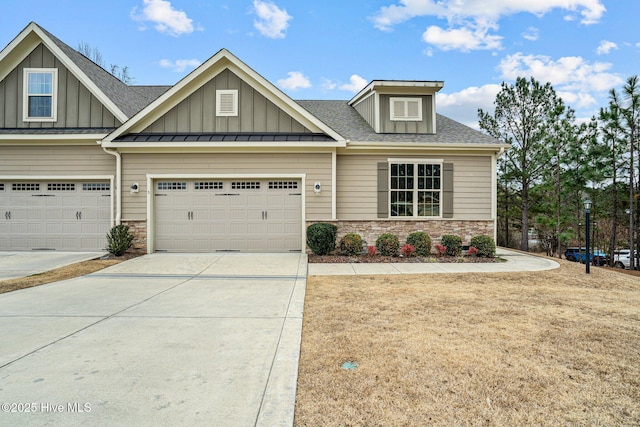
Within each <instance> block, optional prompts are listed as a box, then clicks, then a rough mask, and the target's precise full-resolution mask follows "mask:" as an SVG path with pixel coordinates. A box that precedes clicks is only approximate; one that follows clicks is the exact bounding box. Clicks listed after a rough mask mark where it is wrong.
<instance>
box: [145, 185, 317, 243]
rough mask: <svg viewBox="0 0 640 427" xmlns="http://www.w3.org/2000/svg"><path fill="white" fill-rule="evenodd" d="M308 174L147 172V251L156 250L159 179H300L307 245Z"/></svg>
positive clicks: (301, 237) (302, 238) (304, 241)
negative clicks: (156, 205) (156, 203)
mask: <svg viewBox="0 0 640 427" xmlns="http://www.w3.org/2000/svg"><path fill="white" fill-rule="evenodd" d="M306 178H307V176H306V174H275V175H274V174H269V173H266V174H265V173H261V174H147V253H153V252H154V251H155V232H156V230H155V228H156V227H155V213H154V212H155V198H154V196H153V195H154V181H155V180H159V179H299V180H300V181H301V186H302V189H301V190H302V202H301V203H302V206H300V209H301V223H300V227H301V228H300V230H301V233H300V234H301V236H300V239H301V242H300V245H301V246H300V247H301V248H305V247H306V240H305V236H304V234H305V233H304V230H305V225H306V224H305V219H306V191H305V189H306Z"/></svg>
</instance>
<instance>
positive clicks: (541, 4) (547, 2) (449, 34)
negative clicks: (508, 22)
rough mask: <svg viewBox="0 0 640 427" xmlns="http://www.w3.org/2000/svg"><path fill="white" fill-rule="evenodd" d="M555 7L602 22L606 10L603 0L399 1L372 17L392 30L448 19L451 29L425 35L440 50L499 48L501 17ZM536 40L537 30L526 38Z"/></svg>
mask: <svg viewBox="0 0 640 427" xmlns="http://www.w3.org/2000/svg"><path fill="white" fill-rule="evenodd" d="M554 9H562V10H566V11H569V12H571V13H580V15H582V20H581V22H582V24H584V25H589V24H594V23H596V22H598V21H599V19H600V18H601V17H602V15H603V14H604V12H605V11H606V9H605V7H604V5H603V4H602V3H601V0H536V1H528V2H527V1H515V0H492V1H486V0H399V3H398V4H392V5H390V6H383V7H381V8H380V9H379V10H378V12H377V13H376V14H375V15H374V16H372V17H371V18H370V19H371V21H372V22H373V25H374V26H375V27H376V28H378V29H380V30H383V31H391V30H392V29H393V26H394V25H397V24H400V23H402V22H405V21H408V20H410V19H412V18H416V17H423V16H430V17H437V18H440V19H446V21H447V23H448V26H449V28H448V29H443V28H441V27H439V26H435V25H432V26H430V27H429V28H427V30H426V31H425V33H424V34H423V36H422V38H423V40H424V41H425V42H427V43H430V44H434V45H436V46H438V47H440V48H441V49H461V50H463V51H469V50H476V49H499V48H501V40H502V37H500V36H498V35H496V34H490V33H489V31H490V30H494V31H497V30H498V22H499V20H500V18H502V17H504V16H508V15H514V14H518V13H530V14H533V15H536V16H542V15H544V14H545V13H547V12H550V11H552V10H554ZM530 37H535V39H537V30H536V32H533V33H532V32H529V33H527V34H526V35H525V38H527V39H529V40H531V38H530Z"/></svg>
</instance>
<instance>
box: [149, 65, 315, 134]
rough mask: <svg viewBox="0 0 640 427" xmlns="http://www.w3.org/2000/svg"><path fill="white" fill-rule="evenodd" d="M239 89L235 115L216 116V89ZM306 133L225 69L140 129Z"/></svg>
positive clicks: (177, 131)
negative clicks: (236, 113) (236, 114)
mask: <svg viewBox="0 0 640 427" xmlns="http://www.w3.org/2000/svg"><path fill="white" fill-rule="evenodd" d="M225 89H236V90H238V116H235V117H233V116H232V117H227V116H225V117H217V116H216V105H215V103H216V90H225ZM145 132H150V133H207V132H232V133H239V132H254V133H260V132H284V133H287V132H289V133H291V132H294V133H308V132H310V131H309V129H307V128H305V127H304V126H303V125H302V124H300V122H298V121H297V120H295V119H294V118H292V117H291V116H290V115H289V114H287V113H285V112H284V111H283V110H282V109H280V108H278V107H276V105H275V104H274V103H273V102H271V101H269V100H268V99H267V98H266V97H264V96H263V95H262V94H260V93H259V92H258V91H257V90H255V89H254V88H253V87H251V86H250V85H249V84H247V83H246V82H244V81H243V80H242V79H240V77H238V76H237V75H236V74H234V73H233V72H231V71H230V70H228V69H227V70H224V71H223V72H221V73H220V74H218V75H217V76H216V77H214V78H213V79H211V80H210V81H209V82H207V83H206V84H204V85H203V86H202V87H201V88H199V89H198V90H196V91H195V92H193V93H192V94H191V95H189V96H188V97H187V98H185V99H184V100H183V101H182V102H180V103H179V104H178V105H176V106H175V107H173V108H172V109H171V110H169V111H168V112H167V113H166V114H164V115H163V116H162V117H160V118H159V119H158V120H156V121H155V122H154V123H152V124H151V125H150V126H148V127H147V128H146V129H144V130H143V133H145Z"/></svg>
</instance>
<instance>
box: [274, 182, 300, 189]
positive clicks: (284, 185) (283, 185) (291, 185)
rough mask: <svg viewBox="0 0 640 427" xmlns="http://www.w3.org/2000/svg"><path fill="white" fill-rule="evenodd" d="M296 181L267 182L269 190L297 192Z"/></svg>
mask: <svg viewBox="0 0 640 427" xmlns="http://www.w3.org/2000/svg"><path fill="white" fill-rule="evenodd" d="M297 189H298V182H297V181H269V190H297Z"/></svg>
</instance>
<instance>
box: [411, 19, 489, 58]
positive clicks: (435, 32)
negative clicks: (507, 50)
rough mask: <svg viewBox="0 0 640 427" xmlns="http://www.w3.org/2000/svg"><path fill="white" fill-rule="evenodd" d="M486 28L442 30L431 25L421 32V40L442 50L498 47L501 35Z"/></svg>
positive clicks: (463, 50)
mask: <svg viewBox="0 0 640 427" xmlns="http://www.w3.org/2000/svg"><path fill="white" fill-rule="evenodd" d="M487 30H488V29H486V28H481V29H478V30H475V31H474V30H472V29H470V28H454V29H449V30H444V29H442V28H440V27H438V26H435V25H432V26H430V27H429V28H427V30H426V31H425V32H424V34H422V40H424V41H425V42H427V43H429V44H432V45H434V46H437V47H439V48H440V49H442V50H454V49H457V50H461V51H462V52H469V51H471V50H491V49H499V48H500V46H501V40H502V37H500V36H495V35H489V34H487Z"/></svg>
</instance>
